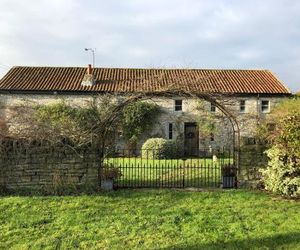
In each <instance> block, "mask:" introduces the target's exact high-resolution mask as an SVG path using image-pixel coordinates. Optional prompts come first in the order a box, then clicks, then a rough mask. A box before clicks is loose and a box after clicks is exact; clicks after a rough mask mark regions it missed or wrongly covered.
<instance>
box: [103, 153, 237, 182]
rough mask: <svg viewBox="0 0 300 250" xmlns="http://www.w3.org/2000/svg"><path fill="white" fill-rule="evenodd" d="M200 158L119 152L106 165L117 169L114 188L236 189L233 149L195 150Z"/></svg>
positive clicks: (113, 154) (108, 159)
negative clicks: (117, 173)
mask: <svg viewBox="0 0 300 250" xmlns="http://www.w3.org/2000/svg"><path fill="white" fill-rule="evenodd" d="M194 152H197V155H196V156H195V155H194V156H191V157H183V156H182V155H181V154H179V153H178V154H177V155H178V156H177V157H172V158H170V157H169V158H167V157H164V155H163V154H161V155H159V153H158V152H156V151H155V150H147V151H139V152H137V151H131V150H118V151H115V152H113V153H110V154H108V155H107V156H106V158H105V160H104V166H110V167H113V168H117V169H118V170H119V173H120V175H119V176H118V178H116V179H115V180H114V188H187V187H195V188H219V187H234V186H235V180H236V169H235V167H234V160H233V154H232V151H231V150H225V149H224V148H223V149H218V150H211V149H210V150H199V149H197V150H195V151H194Z"/></svg>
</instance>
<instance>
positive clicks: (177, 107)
mask: <svg viewBox="0 0 300 250" xmlns="http://www.w3.org/2000/svg"><path fill="white" fill-rule="evenodd" d="M181 110H182V100H175V111H181Z"/></svg>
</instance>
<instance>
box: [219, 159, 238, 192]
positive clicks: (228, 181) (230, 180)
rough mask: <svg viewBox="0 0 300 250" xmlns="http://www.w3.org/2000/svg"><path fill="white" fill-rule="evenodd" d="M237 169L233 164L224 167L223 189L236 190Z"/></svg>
mask: <svg viewBox="0 0 300 250" xmlns="http://www.w3.org/2000/svg"><path fill="white" fill-rule="evenodd" d="M235 180H236V167H235V166H234V165H232V164H225V165H223V166H222V184H223V185H222V187H223V188H234V187H235V186H236V181H235Z"/></svg>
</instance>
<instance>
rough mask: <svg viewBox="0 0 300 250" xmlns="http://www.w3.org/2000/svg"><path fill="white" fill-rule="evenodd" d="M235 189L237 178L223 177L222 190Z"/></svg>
mask: <svg viewBox="0 0 300 250" xmlns="http://www.w3.org/2000/svg"><path fill="white" fill-rule="evenodd" d="M234 187H235V177H234V176H223V185H222V188H234Z"/></svg>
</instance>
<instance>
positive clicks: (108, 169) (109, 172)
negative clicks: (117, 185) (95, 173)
mask: <svg viewBox="0 0 300 250" xmlns="http://www.w3.org/2000/svg"><path fill="white" fill-rule="evenodd" d="M120 176H121V171H120V169H119V168H118V167H115V166H114V165H113V164H110V163H109V164H107V163H105V164H103V165H102V168H101V169H100V179H101V189H103V190H106V191H110V190H113V187H114V180H116V179H117V178H119V177H120Z"/></svg>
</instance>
